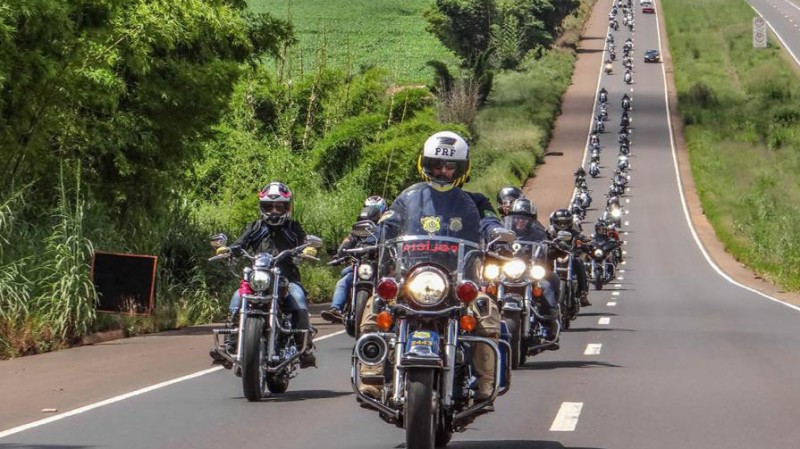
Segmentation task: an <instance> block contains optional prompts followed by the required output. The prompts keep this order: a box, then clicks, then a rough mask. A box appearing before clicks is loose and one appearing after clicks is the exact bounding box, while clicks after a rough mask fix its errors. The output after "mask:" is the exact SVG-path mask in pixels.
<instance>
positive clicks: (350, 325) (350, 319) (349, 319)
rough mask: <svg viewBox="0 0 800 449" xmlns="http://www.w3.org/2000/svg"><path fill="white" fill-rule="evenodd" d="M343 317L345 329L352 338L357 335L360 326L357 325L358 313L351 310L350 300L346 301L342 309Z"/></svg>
mask: <svg viewBox="0 0 800 449" xmlns="http://www.w3.org/2000/svg"><path fill="white" fill-rule="evenodd" d="M342 317H344V331H345V332H346V333H347V335H349V336H350V337H352V338H358V337H357V336H356V333H357V330H356V329H358V326H356V315H355V314H353V313H352V312H351V311H350V304H349V302H347V303H345V305H344V310H342Z"/></svg>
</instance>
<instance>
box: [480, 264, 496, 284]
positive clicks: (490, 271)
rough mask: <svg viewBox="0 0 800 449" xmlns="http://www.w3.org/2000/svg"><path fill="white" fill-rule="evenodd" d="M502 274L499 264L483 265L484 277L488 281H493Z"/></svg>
mask: <svg viewBox="0 0 800 449" xmlns="http://www.w3.org/2000/svg"><path fill="white" fill-rule="evenodd" d="M499 276H500V267H499V266H497V265H492V264H490V265H486V266H485V267H483V278H484V279H486V280H487V281H493V280H495V279H497V278H498V277H499Z"/></svg>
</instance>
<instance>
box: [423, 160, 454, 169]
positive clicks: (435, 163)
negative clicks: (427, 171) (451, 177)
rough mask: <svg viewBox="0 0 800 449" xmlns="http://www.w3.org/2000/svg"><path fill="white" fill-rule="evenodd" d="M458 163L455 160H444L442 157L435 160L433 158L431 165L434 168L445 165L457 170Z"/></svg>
mask: <svg viewBox="0 0 800 449" xmlns="http://www.w3.org/2000/svg"><path fill="white" fill-rule="evenodd" d="M456 165H457V164H456V163H455V162H453V161H443V160H441V159H434V160H432V161H431V162H430V165H429V166H430V167H431V168H434V169H440V168H442V167H444V168H446V169H448V170H455V169H456Z"/></svg>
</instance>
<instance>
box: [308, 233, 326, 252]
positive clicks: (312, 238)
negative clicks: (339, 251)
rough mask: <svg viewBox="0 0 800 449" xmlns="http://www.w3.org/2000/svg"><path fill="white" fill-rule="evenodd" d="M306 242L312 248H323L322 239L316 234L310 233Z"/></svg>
mask: <svg viewBox="0 0 800 449" xmlns="http://www.w3.org/2000/svg"><path fill="white" fill-rule="evenodd" d="M306 243H308V246H310V247H312V248H317V249H319V248H322V239H321V238H319V237H317V236H316V235H308V236H306Z"/></svg>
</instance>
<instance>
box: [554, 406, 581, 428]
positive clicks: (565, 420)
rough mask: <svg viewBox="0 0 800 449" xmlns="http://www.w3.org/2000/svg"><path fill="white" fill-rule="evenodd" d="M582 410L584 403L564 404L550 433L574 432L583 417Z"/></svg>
mask: <svg viewBox="0 0 800 449" xmlns="http://www.w3.org/2000/svg"><path fill="white" fill-rule="evenodd" d="M581 409H583V402H562V403H561V408H559V409H558V414H557V415H556V419H554V420H553V424H552V425H551V426H550V431H551V432H572V431H574V430H575V427H576V426H577V425H578V419H580V417H581Z"/></svg>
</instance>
